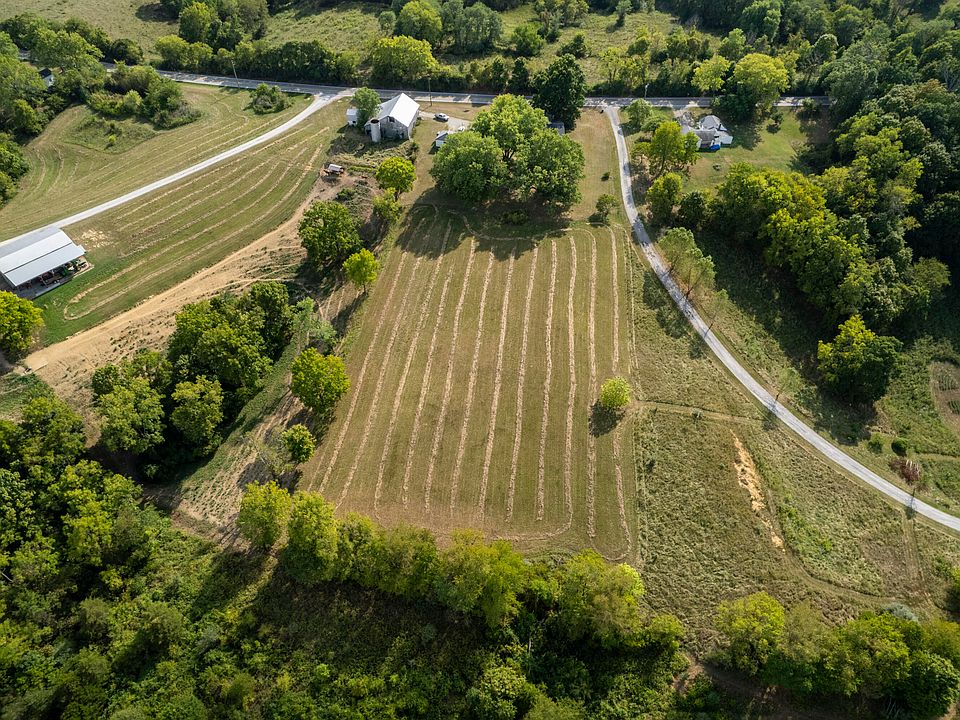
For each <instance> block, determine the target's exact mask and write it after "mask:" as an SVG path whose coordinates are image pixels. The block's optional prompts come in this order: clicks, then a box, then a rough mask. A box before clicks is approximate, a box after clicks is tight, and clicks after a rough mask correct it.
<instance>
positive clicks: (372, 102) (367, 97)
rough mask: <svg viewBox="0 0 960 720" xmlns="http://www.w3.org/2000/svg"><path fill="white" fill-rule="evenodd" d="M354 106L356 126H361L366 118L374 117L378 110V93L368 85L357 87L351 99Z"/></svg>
mask: <svg viewBox="0 0 960 720" xmlns="http://www.w3.org/2000/svg"><path fill="white" fill-rule="evenodd" d="M351 102H352V103H353V105H354V107H356V108H357V126H358V127H361V128H362V127H363V126H364V125H365V124H366V122H367V120H369V119H370V118H372V117H375V116H376V115H377V113H378V112H380V95H378V94H377V91H376V90H371V89H370V88H368V87H362V88H359V89H358V90H357V91H356V92H355V93H354V94H353V99H352V100H351Z"/></svg>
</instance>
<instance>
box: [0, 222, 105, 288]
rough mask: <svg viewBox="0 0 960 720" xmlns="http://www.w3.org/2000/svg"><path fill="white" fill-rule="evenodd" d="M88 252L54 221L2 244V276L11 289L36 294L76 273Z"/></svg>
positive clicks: (0, 257)
mask: <svg viewBox="0 0 960 720" xmlns="http://www.w3.org/2000/svg"><path fill="white" fill-rule="evenodd" d="M86 252H87V251H86V250H85V249H84V248H83V246H82V245H77V244H76V243H75V242H73V240H71V239H70V238H69V236H68V235H67V234H66V233H65V232H64V231H63V230H61V229H60V228H58V227H54V226H52V225H51V226H50V227H45V228H41V229H40V230H34V231H33V232H28V233H27V234H25V235H21V236H19V237H16V238H14V239H13V240H9V241H7V242H5V243H3V244H2V245H0V277H2V278H3V280H4V282H5V283H6V285H7V287H8V288H9V289H10V290H15V291H17V292H19V293H20V294H23V295H27V296H30V297H35V296H37V295H40V294H42V293H44V292H46V291H47V290H49V289H52V288H53V287H55V286H56V285H59V284H60V283H61V282H64V281H65V280H69V279H70V278H71V277H73V275H74V274H76V272H77V271H78V270H80V269H81V268H82V267H83V266H85V265H86V261H85V260H84V259H83V256H84V255H85V254H86Z"/></svg>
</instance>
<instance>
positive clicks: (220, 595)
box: [190, 548, 268, 617]
mask: <svg viewBox="0 0 960 720" xmlns="http://www.w3.org/2000/svg"><path fill="white" fill-rule="evenodd" d="M267 558H268V556H267V554H266V553H264V552H260V551H249V552H245V551H240V550H235V549H229V548H228V549H225V550H222V551H221V552H218V553H216V554H215V555H214V556H213V562H212V563H211V564H210V568H209V570H208V572H207V573H206V575H205V576H204V577H203V580H202V582H201V585H200V590H199V592H197V594H196V597H194V599H193V603H192V604H191V606H190V614H191V615H192V616H193V617H201V616H202V615H204V614H205V613H207V612H209V611H210V610H214V609H216V608H221V607H224V606H225V605H228V604H229V603H230V602H231V601H232V600H233V599H234V598H235V597H236V596H237V595H239V594H240V592H242V591H243V590H244V589H245V588H246V587H248V586H249V585H250V584H251V583H253V582H255V581H256V580H257V579H258V578H259V577H260V576H261V575H262V574H263V570H264V568H265V567H266V564H267Z"/></svg>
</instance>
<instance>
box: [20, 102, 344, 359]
mask: <svg viewBox="0 0 960 720" xmlns="http://www.w3.org/2000/svg"><path fill="white" fill-rule="evenodd" d="M343 109H344V103H343V102H339V103H334V104H332V105H330V106H329V107H326V108H324V109H323V110H321V111H319V112H318V113H316V114H315V115H313V116H312V117H310V118H309V119H307V120H306V121H304V122H303V123H302V124H300V125H298V126H297V127H295V128H294V129H292V130H290V131H289V132H287V133H285V134H283V135H281V136H280V137H278V138H276V139H274V140H272V141H270V142H268V143H265V144H264V145H261V146H259V147H257V148H254V149H253V150H250V151H249V152H247V153H244V154H242V155H239V156H237V157H235V158H232V159H230V160H227V161H224V162H223V163H219V164H217V165H215V166H213V167H211V168H209V169H208V170H205V171H203V172H201V173H198V174H196V175H193V176H191V177H189V178H187V179H186V180H184V181H182V182H179V183H177V184H175V185H173V186H170V187H167V188H162V189H160V190H157V191H156V192H154V193H151V194H149V195H147V196H144V197H143V198H140V199H138V200H136V201H134V202H132V203H129V204H127V205H124V206H121V207H119V208H117V209H115V210H111V211H110V212H107V213H104V214H102V215H98V216H97V217H94V218H91V219H90V220H87V221H84V222H82V223H78V224H77V225H76V226H72V227H70V228H68V231H69V232H70V233H71V235H72V236H73V237H75V238H77V239H78V240H79V241H80V242H82V243H83V244H84V246H85V247H86V248H87V251H88V252H87V258H88V260H90V262H91V263H92V265H93V268H92V269H91V270H89V271H87V272H85V273H83V274H82V275H79V276H78V277H76V278H75V279H74V280H73V281H71V282H69V283H67V284H66V285H63V286H61V287H60V288H57V289H56V290H54V291H52V292H50V293H48V294H46V295H43V296H42V297H41V298H40V299H39V300H38V305H40V307H41V308H43V310H44V319H45V320H46V330H45V334H44V338H43V339H44V340H45V341H46V342H48V343H50V342H55V341H57V340H59V339H62V338H64V337H66V336H68V335H70V334H72V333H75V332H78V331H80V330H83V329H85V328H89V327H92V326H94V325H96V324H98V323H100V322H102V321H103V320H105V319H106V318H109V317H111V316H113V315H115V314H117V313H119V312H122V311H123V310H127V309H129V308H130V307H132V306H133V305H135V304H136V303H137V302H139V301H141V300H144V299H145V298H147V297H150V296H151V295H153V294H155V293H158V292H160V291H162V290H165V289H167V288H169V287H171V286H173V285H176V284H177V283H178V282H181V281H182V280H185V279H186V278H187V277H189V276H190V275H192V274H194V273H195V272H197V271H199V270H200V269H202V268H205V267H208V266H209V265H212V264H213V263H215V262H217V261H218V260H220V259H222V258H224V257H226V256H227V255H228V254H230V253H231V252H232V251H234V250H237V249H238V248H241V247H244V246H245V245H247V244H249V243H250V242H252V241H253V240H256V239H257V238H259V237H261V236H262V235H264V234H265V233H266V232H268V231H270V230H272V229H273V228H275V227H276V226H278V225H279V224H280V223H281V222H282V221H284V220H285V219H287V218H288V217H290V216H291V215H292V214H293V211H294V209H295V208H296V207H297V206H299V205H300V203H301V202H302V201H303V199H304V198H305V197H306V196H307V193H308V192H309V190H310V188H311V187H312V186H313V184H314V182H315V180H316V178H317V177H318V175H319V172H320V170H321V168H322V165H323V159H324V158H325V152H326V148H327V146H328V145H329V143H330V141H331V139H332V135H333V128H336V127H339V125H340V123H341V118H342V117H343ZM231 144H232V143H231ZM192 157H194V158H195V157H196V156H192Z"/></svg>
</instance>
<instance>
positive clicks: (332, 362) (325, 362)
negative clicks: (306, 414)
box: [290, 348, 350, 413]
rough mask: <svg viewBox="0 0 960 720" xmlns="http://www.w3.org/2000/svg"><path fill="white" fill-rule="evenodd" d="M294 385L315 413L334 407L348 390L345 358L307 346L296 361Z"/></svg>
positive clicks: (293, 389) (292, 382)
mask: <svg viewBox="0 0 960 720" xmlns="http://www.w3.org/2000/svg"><path fill="white" fill-rule="evenodd" d="M291 371H292V373H293V378H292V380H291V382H290V389H291V390H292V391H293V394H294V395H296V396H297V397H298V398H300V401H301V402H302V403H303V404H304V405H306V406H307V407H308V408H310V409H311V410H313V411H314V412H315V413H324V412H326V411H328V410H330V409H331V408H332V407H333V406H334V404H336V402H337V400H339V399H340V398H341V397H342V396H343V395H344V393H346V392H347V390H349V389H350V379H349V378H348V377H347V371H346V368H345V367H344V364H343V360H341V359H340V358H339V357H337V356H336V355H321V354H320V353H318V352H317V351H316V349H314V348H307V349H306V350H304V351H303V352H302V353H300V355H298V356H297V358H296V359H295V360H294V361H293V366H292V368H291Z"/></svg>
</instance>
